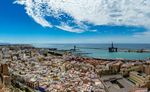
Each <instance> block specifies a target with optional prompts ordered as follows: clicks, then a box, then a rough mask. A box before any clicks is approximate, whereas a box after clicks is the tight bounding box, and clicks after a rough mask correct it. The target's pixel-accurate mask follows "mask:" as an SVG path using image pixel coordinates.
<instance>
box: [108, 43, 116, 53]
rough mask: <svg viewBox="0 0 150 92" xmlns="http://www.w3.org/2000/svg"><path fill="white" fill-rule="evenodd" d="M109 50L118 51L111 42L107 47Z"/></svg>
mask: <svg viewBox="0 0 150 92" xmlns="http://www.w3.org/2000/svg"><path fill="white" fill-rule="evenodd" d="M108 50H109V52H118V48H116V47H114V44H113V42H112V44H111V47H109V48H108Z"/></svg>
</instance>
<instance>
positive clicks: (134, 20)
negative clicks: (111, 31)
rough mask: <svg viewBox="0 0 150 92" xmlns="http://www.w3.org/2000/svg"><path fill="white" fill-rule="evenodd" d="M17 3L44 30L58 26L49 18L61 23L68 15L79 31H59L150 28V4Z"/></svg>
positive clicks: (105, 0)
mask: <svg viewBox="0 0 150 92" xmlns="http://www.w3.org/2000/svg"><path fill="white" fill-rule="evenodd" d="M15 3H18V4H21V5H24V6H25V9H26V12H27V14H28V15H29V16H31V17H32V18H33V19H34V20H35V21H36V22H37V23H39V24H40V25H42V26H44V27H52V26H54V25H53V24H52V23H51V21H47V20H46V19H45V16H53V17H54V18H56V19H57V18H60V16H61V15H62V14H63V13H62V12H64V13H66V14H68V15H70V16H71V17H72V18H73V19H74V22H75V23H77V25H78V28H73V27H72V26H69V25H67V23H66V25H64V26H62V25H61V26H60V25H56V27H59V28H60V29H63V30H66V31H71V32H83V30H84V31H85V30H87V26H86V24H83V23H82V22H87V23H92V24H93V25H108V24H113V25H130V26H143V27H146V28H150V27H149V25H150V0H17V1H16V2H15ZM43 7H44V8H43ZM62 22H63V21H62ZM84 27H85V29H84Z"/></svg>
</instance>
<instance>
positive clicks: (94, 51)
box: [33, 43, 150, 60]
mask: <svg viewBox="0 0 150 92" xmlns="http://www.w3.org/2000/svg"><path fill="white" fill-rule="evenodd" d="M33 46H35V47H40V48H41V47H42V48H57V49H58V50H70V49H73V48H74V46H76V49H77V50H76V53H78V54H79V55H82V56H87V57H92V58H102V59H128V60H146V59H150V52H144V53H137V52H125V51H120V50H140V49H145V50H150V44H114V47H117V48H118V50H119V51H118V52H113V53H110V52H109V51H108V48H109V47H111V43H110V44H33Z"/></svg>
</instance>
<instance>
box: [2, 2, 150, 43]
mask: <svg viewBox="0 0 150 92" xmlns="http://www.w3.org/2000/svg"><path fill="white" fill-rule="evenodd" d="M149 25H150V1H149V0H138V2H137V1H135V0H1V1H0V43H111V42H115V43H150V40H149V39H150V26H149Z"/></svg>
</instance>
